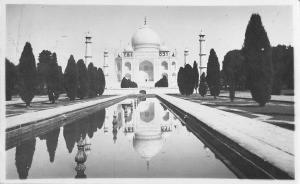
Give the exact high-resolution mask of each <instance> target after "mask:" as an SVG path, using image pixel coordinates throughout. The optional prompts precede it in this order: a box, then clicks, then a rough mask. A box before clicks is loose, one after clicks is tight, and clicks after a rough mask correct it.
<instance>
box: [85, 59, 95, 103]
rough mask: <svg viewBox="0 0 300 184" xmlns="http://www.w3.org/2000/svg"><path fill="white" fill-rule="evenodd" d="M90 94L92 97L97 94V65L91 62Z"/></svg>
mask: <svg viewBox="0 0 300 184" xmlns="http://www.w3.org/2000/svg"><path fill="white" fill-rule="evenodd" d="M87 71H88V96H89V97H90V98H91V97H95V96H96V91H97V89H96V85H95V84H96V83H95V80H96V76H95V67H94V64H93V63H90V64H89V65H88V70H87Z"/></svg>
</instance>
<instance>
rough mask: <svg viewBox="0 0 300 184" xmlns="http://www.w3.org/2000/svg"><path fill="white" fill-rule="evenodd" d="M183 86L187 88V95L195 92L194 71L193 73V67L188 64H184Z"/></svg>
mask: <svg viewBox="0 0 300 184" xmlns="http://www.w3.org/2000/svg"><path fill="white" fill-rule="evenodd" d="M183 73H184V74H183V86H184V88H185V95H191V94H193V92H194V87H195V83H194V79H195V77H194V73H193V68H192V67H191V65H189V64H186V65H185V66H184V72H183Z"/></svg>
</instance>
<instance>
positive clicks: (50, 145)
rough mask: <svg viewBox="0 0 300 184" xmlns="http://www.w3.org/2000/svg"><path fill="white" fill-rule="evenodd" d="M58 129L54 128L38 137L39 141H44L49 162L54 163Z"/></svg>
mask: <svg viewBox="0 0 300 184" xmlns="http://www.w3.org/2000/svg"><path fill="white" fill-rule="evenodd" d="M59 132H60V128H56V129H54V130H51V131H49V132H47V133H46V134H44V135H41V136H39V138H40V139H41V140H46V145H47V150H48V153H49V157H50V162H53V161H54V157H55V151H56V148H57V143H58V136H59Z"/></svg>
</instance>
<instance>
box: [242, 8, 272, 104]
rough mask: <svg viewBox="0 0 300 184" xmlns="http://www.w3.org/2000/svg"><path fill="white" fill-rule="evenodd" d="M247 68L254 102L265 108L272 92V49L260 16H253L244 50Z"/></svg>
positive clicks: (247, 30)
mask: <svg viewBox="0 0 300 184" xmlns="http://www.w3.org/2000/svg"><path fill="white" fill-rule="evenodd" d="M242 51H243V55H244V56H245V64H246V68H247V71H246V72H247V86H248V87H249V89H250V92H251V95H252V98H253V100H255V101H256V102H258V103H259V105H260V106H264V105H265V104H266V103H267V102H268V101H269V100H270V99H271V92H272V76H273V71H272V49H271V46H270V41H269V39H268V35H267V33H266V31H265V29H264V27H263V25H262V22H261V18H260V16H259V15H258V14H252V16H251V18H250V21H249V23H248V26H247V29H246V33H245V40H244V45H243V48H242Z"/></svg>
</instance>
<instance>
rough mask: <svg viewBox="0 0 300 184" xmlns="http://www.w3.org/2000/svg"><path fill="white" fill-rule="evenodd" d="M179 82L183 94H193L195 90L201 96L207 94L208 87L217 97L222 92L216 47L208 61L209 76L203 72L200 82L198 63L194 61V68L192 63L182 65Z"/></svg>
mask: <svg viewBox="0 0 300 184" xmlns="http://www.w3.org/2000/svg"><path fill="white" fill-rule="evenodd" d="M177 84H178V88H179V91H180V93H181V94H183V95H191V94H193V92H194V90H195V91H196V92H197V90H198V91H199V94H200V95H201V96H204V95H206V93H207V87H209V89H210V94H211V95H212V96H214V97H215V98H216V96H218V95H219V93H220V64H219V61H218V57H217V55H216V52H215V51H214V49H211V50H210V54H209V58H208V63H207V76H206V77H205V73H202V74H201V77H200V84H199V72H198V65H197V63H196V61H194V64H193V68H192V67H191V65H189V64H186V65H185V66H184V68H183V67H180V69H179V71H178V76H177Z"/></svg>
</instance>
